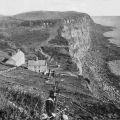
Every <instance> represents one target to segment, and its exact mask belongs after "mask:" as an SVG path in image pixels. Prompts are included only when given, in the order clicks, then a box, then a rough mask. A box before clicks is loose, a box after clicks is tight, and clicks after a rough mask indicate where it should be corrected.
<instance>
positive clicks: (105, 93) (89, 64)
mask: <svg viewBox="0 0 120 120" xmlns="http://www.w3.org/2000/svg"><path fill="white" fill-rule="evenodd" d="M74 20H75V21H74ZM71 21H72V19H71ZM73 21H74V22H71V23H67V24H63V26H62V30H61V36H62V37H64V38H65V39H66V40H67V41H68V46H69V53H70V56H71V57H72V60H73V61H74V62H75V63H76V64H77V67H78V68H79V73H78V74H79V75H82V76H84V77H86V78H89V79H90V89H89V90H90V91H91V92H92V94H93V96H94V97H97V98H98V99H101V100H103V101H109V100H113V101H117V102H118V103H119V102H120V93H119V89H118V88H116V86H115V85H113V84H112V82H111V79H113V78H110V71H109V69H108V68H107V65H106V62H107V61H106V58H107V57H108V54H110V53H109V51H108V49H109V48H108V49H107V48H106V50H102V49H105V46H107V45H106V44H105V41H103V40H105V38H104V37H103V32H101V31H102V29H101V30H100V29H98V28H97V27H98V26H99V25H98V26H97V25H96V24H95V23H93V21H92V19H91V18H90V17H89V16H88V15H83V16H82V17H79V16H78V17H77V18H74V19H73ZM103 28H104V27H103ZM109 29H110V28H109ZM102 39H103V40H102ZM106 41H107V40H106ZM103 44H104V47H103ZM108 44H109V43H108ZM106 51H107V52H106ZM105 53H106V55H105Z"/></svg>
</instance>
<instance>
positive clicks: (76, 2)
mask: <svg viewBox="0 0 120 120" xmlns="http://www.w3.org/2000/svg"><path fill="white" fill-rule="evenodd" d="M40 10H47V11H78V12H84V13H88V14H89V15H91V16H120V0H0V15H15V14H18V13H22V12H29V11H40Z"/></svg>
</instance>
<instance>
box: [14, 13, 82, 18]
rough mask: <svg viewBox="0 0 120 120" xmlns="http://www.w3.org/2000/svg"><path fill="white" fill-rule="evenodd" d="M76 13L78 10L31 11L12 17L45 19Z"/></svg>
mask: <svg viewBox="0 0 120 120" xmlns="http://www.w3.org/2000/svg"><path fill="white" fill-rule="evenodd" d="M77 14H80V12H74V11H67V12H58V11H33V12H26V13H21V14H17V15H14V16H13V17H14V18H17V19H22V20H46V19H60V18H65V17H69V16H72V15H77Z"/></svg>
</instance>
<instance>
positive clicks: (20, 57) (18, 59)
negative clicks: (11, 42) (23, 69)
mask: <svg viewBox="0 0 120 120" xmlns="http://www.w3.org/2000/svg"><path fill="white" fill-rule="evenodd" d="M6 64H10V65H14V66H21V65H23V64H25V54H24V53H23V52H22V51H21V50H19V49H18V51H17V53H16V54H15V55H13V56H12V57H11V58H10V59H9V60H8V61H6Z"/></svg>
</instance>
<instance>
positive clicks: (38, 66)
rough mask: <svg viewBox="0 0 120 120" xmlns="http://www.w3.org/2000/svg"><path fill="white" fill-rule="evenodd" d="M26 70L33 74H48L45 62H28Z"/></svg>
mask: <svg viewBox="0 0 120 120" xmlns="http://www.w3.org/2000/svg"><path fill="white" fill-rule="evenodd" d="M28 69H29V70H31V71H35V72H44V73H47V72H48V68H47V62H46V61H45V60H36V61H35V60H29V61H28Z"/></svg>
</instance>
